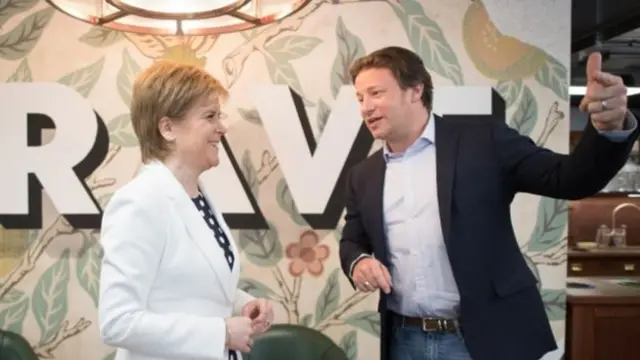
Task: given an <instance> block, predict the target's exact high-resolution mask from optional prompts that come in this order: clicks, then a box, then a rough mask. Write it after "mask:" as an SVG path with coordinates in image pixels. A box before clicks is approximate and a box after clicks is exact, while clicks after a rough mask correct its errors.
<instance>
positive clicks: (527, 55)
mask: <svg viewBox="0 0 640 360" xmlns="http://www.w3.org/2000/svg"><path fill="white" fill-rule="evenodd" d="M462 24H463V25H462V40H463V43H464V47H465V49H466V51H467V54H468V56H469V58H470V59H471V61H472V62H473V64H474V65H475V67H476V68H477V69H478V71H480V72H481V73H482V74H483V75H484V76H486V77H488V78H490V79H494V80H512V79H523V78H527V77H529V76H532V75H534V74H535V73H537V72H538V70H540V68H541V67H542V66H543V65H544V64H545V62H546V61H547V54H546V53H545V52H544V51H542V50H541V49H540V48H538V47H535V46H532V45H529V44H527V43H524V42H522V41H520V40H518V39H516V38H514V37H512V36H508V35H504V34H502V33H500V31H499V30H498V28H496V26H495V25H494V24H493V22H492V21H491V18H490V17H489V13H488V12H487V9H486V8H485V6H484V4H483V2H482V1H480V0H475V1H472V2H471V4H470V5H469V7H468V8H467V11H466V13H465V15H464V20H463V22H462Z"/></svg>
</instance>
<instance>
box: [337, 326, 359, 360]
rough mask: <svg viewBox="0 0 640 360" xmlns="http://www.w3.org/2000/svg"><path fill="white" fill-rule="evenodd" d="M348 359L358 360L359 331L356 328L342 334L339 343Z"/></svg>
mask: <svg viewBox="0 0 640 360" xmlns="http://www.w3.org/2000/svg"><path fill="white" fill-rule="evenodd" d="M338 345H339V346H340V348H341V349H342V351H344V353H345V355H347V359H349V360H358V333H357V332H356V331H355V330H350V331H348V332H347V333H346V334H344V335H343V336H342V338H341V339H340V342H339V343H338Z"/></svg>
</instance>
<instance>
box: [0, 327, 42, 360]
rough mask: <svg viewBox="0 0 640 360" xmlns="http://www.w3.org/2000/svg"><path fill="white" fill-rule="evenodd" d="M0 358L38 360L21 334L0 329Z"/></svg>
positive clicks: (3, 359)
mask: <svg viewBox="0 0 640 360" xmlns="http://www.w3.org/2000/svg"><path fill="white" fill-rule="evenodd" d="M0 359H2V360H38V356H36V354H35V353H34V352H33V349H32V348H31V345H30V344H29V342H28V341H27V340H26V339H25V338H24V337H22V335H20V334H16V333H14V332H10V331H6V330H1V329H0Z"/></svg>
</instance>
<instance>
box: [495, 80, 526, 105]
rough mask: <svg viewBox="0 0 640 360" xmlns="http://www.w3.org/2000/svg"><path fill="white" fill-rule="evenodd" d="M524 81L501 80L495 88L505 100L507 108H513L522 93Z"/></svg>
mask: <svg viewBox="0 0 640 360" xmlns="http://www.w3.org/2000/svg"><path fill="white" fill-rule="evenodd" d="M522 86H523V85H522V80H520V79H517V80H501V81H498V83H497V84H496V86H495V89H496V91H497V92H498V93H499V94H500V96H502V98H503V99H504V103H505V107H506V108H507V109H508V108H510V107H512V106H513V105H514V104H515V103H516V101H517V100H518V98H519V97H520V92H522Z"/></svg>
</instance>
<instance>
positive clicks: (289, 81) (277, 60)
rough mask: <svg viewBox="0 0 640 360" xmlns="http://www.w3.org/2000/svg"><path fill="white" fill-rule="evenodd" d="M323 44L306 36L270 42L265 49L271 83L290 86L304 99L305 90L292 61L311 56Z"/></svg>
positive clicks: (309, 103)
mask: <svg viewBox="0 0 640 360" xmlns="http://www.w3.org/2000/svg"><path fill="white" fill-rule="evenodd" d="M321 43H322V40H321V39H319V38H317V37H314V36H304V35H289V36H283V37H281V38H277V39H275V40H272V41H270V42H269V43H268V44H267V45H266V46H265V47H264V49H265V54H264V58H265V62H266V64H267V70H268V72H269V76H270V77H271V81H273V83H274V84H282V85H289V87H291V89H292V90H293V91H295V92H296V93H297V94H298V95H300V96H301V97H302V98H304V89H303V88H302V85H301V84H300V78H299V77H298V74H297V73H296V70H295V69H294V68H293V65H291V61H292V60H298V59H300V58H302V57H304V56H307V55H309V54H311V53H312V52H313V50H314V49H315V48H316V47H317V46H318V45H320V44H321ZM304 101H305V104H306V105H312V103H311V102H310V101H308V100H306V99H305V100H304Z"/></svg>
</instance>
